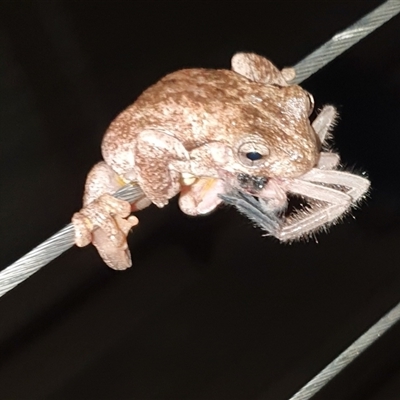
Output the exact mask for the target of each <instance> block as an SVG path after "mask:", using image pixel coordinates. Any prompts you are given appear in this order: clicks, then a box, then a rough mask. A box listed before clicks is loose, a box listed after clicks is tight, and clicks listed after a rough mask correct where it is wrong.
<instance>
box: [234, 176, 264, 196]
mask: <svg viewBox="0 0 400 400" xmlns="http://www.w3.org/2000/svg"><path fill="white" fill-rule="evenodd" d="M237 180H238V183H239V186H240V187H241V188H242V189H244V190H245V191H247V192H249V193H252V194H256V193H258V192H260V191H261V190H263V189H264V187H265V185H266V184H267V183H268V178H266V177H265V176H252V175H248V174H243V173H240V174H238V175H237Z"/></svg>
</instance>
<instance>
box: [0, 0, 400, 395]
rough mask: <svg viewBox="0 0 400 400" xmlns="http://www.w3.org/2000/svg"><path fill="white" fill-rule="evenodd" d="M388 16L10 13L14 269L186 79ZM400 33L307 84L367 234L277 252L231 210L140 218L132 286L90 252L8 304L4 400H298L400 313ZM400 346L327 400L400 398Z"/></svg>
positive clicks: (368, 4)
mask: <svg viewBox="0 0 400 400" xmlns="http://www.w3.org/2000/svg"><path fill="white" fill-rule="evenodd" d="M381 3H382V1H375V0H374V1H365V0H360V1H355V0H346V1H344V0H343V1H318V2H316V1H306V0H285V1H282V0H281V1H263V2H256V1H238V2H226V3H225V2H206V1H203V2H196V1H186V2H183V1H182V2H171V1H146V2H135V1H121V0H120V1H97V2H96V1H73V2H71V1H61V0H54V1H45V0H42V1H40V0H36V1H30V2H22V1H4V0H3V1H2V2H1V3H0V138H1V144H0V151H1V157H0V163H1V170H0V171H1V180H0V182H1V191H0V193H1V195H0V196H1V198H0V201H1V203H0V215H1V220H0V229H1V252H0V256H1V260H0V261H1V264H0V265H1V266H2V267H5V266H7V265H8V264H9V263H11V262H13V261H15V260H16V259H18V258H19V257H21V256H22V255H23V254H25V253H26V252H27V251H29V250H30V249H31V248H32V247H34V246H36V245H37V244H39V243H40V242H42V241H43V240H45V239H46V238H48V237H49V236H50V235H51V234H53V233H54V232H56V231H57V230H59V229H60V228H62V227H63V226H64V225H65V224H66V223H68V222H69V220H70V217H71V215H72V213H73V212H74V211H77V210H78V209H79V208H80V206H81V195H82V188H83V184H84V181H85V177H86V174H87V172H88V171H89V169H90V167H91V166H92V165H93V164H94V163H96V162H97V161H99V160H100V157H101V155H100V142H101V138H102V134H103V132H104V131H105V129H106V127H107V125H108V124H109V123H110V121H111V120H112V119H113V118H114V117H115V116H116V114H117V113H118V112H120V111H121V110H122V109H124V108H125V107H126V106H127V105H129V104H130V103H132V102H133V101H134V99H135V98H136V97H137V96H138V95H139V94H140V93H141V92H142V91H143V90H144V89H145V88H146V87H148V86H149V85H150V84H152V83H154V82H156V81H157V80H158V79H159V78H161V77H162V76H163V75H165V74H167V73H168V72H171V71H174V70H176V69H179V68H184V67H208V68H229V65H230V58H231V56H232V55H233V54H234V53H235V52H237V51H254V52H257V53H259V54H262V55H265V56H267V57H268V58H269V59H271V60H273V62H274V63H275V64H277V65H278V66H279V67H283V66H288V65H293V64H295V63H296V62H298V61H299V60H300V59H302V58H303V57H304V56H305V55H306V54H308V53H310V52H311V51H313V50H314V49H315V48H316V47H317V46H318V45H320V44H322V43H324V42H325V41H326V40H328V39H329V38H330V37H331V36H332V35H333V34H334V33H336V32H337V31H339V30H341V29H344V28H346V27H347V26H348V25H349V24H351V23H352V22H354V21H356V20H357V19H359V18H360V17H362V16H363V15H364V14H365V13H366V12H368V11H370V10H372V9H373V8H374V7H376V6H378V5H379V4H381ZM399 18H400V17H397V18H394V19H393V20H392V21H390V22H389V23H387V24H386V25H385V26H383V27H381V28H380V29H379V30H377V31H376V32H374V33H372V34H371V35H370V36H369V37H368V38H367V39H365V40H363V41H362V42H360V43H359V44H357V45H356V46H355V47H354V48H352V49H351V50H350V51H348V52H347V53H346V54H344V55H343V56H341V57H340V58H338V59H337V60H335V61H334V62H332V63H331V64H330V65H329V66H327V67H326V68H324V69H323V70H321V71H320V72H318V73H317V74H315V75H314V76H313V77H312V78H310V79H309V80H307V81H305V82H304V84H303V86H304V87H305V88H306V89H307V90H309V91H310V92H311V93H312V94H313V95H314V97H315V100H316V104H317V107H321V106H322V105H324V104H334V105H336V106H337V107H338V109H339V111H340V115H341V120H340V122H339V124H338V126H337V127H336V129H335V142H336V148H338V149H339V150H340V153H341V155H342V159H343V161H344V162H345V163H346V165H348V166H349V167H351V168H354V169H355V170H358V171H367V172H368V174H369V176H370V178H371V180H372V187H373V189H372V191H371V198H370V199H369V200H368V201H367V202H366V203H364V204H363V205H362V207H361V208H360V209H359V210H356V211H355V212H354V214H353V215H354V216H355V219H353V218H351V217H347V218H346V219H345V220H344V222H343V223H342V224H340V225H338V226H336V227H333V228H332V229H330V233H329V234H320V235H318V243H315V242H310V243H297V244H294V245H291V246H288V245H280V244H279V243H278V242H277V241H276V240H273V239H271V238H265V237H263V236H262V232H261V231H260V230H258V229H255V228H253V227H252V225H251V223H249V222H248V221H247V220H246V219H244V218H243V217H242V216H240V215H239V214H238V213H237V212H235V210H233V209H230V208H227V207H224V208H222V209H221V210H219V211H218V212H216V213H214V214H212V215H210V216H208V217H204V218H189V217H187V216H185V215H182V213H181V212H179V210H178V207H177V204H176V201H172V203H171V204H170V205H169V206H168V207H166V208H164V209H157V208H155V207H150V208H148V209H146V210H145V211H143V212H141V213H140V215H138V216H139V218H140V220H141V223H140V225H139V227H138V229H136V230H135V231H134V233H132V234H131V235H130V239H129V242H130V248H131V251H132V255H133V262H134V266H133V267H132V268H131V269H130V270H129V271H127V272H114V271H111V270H109V269H108V268H106V266H105V265H104V264H103V263H102V261H101V259H100V258H99V256H98V255H97V253H96V251H95V250H94V248H92V247H91V246H90V247H87V248H84V249H77V248H74V249H72V250H70V251H68V252H67V253H65V254H63V255H62V256H61V257H59V258H58V259H56V260H55V261H53V262H52V263H50V264H49V265H48V266H46V267H45V268H43V269H42V270H41V271H40V272H38V273H36V274H35V275H34V276H33V277H31V278H30V279H29V280H27V281H25V282H24V283H23V284H21V285H20V286H19V287H17V288H16V289H14V290H13V291H12V292H10V293H8V294H7V295H6V296H4V297H3V298H1V299H0V393H1V397H2V398H4V399H36V398H40V399H44V398H46V399H100V398H104V399H273V400H279V399H287V398H289V397H290V396H291V395H292V394H293V393H295V392H296V391H297V390H298V389H299V388H300V387H301V386H302V385H303V384H305V383H306V382H307V381H308V380H309V379H311V378H312V377H313V376H314V375H315V374H316V373H317V372H318V371H319V370H320V369H321V368H323V367H324V366H325V365H326V364H327V363H328V362H330V361H331V360H332V359H333V358H334V357H336V356H337V355H338V354H339V353H340V352H341V351H342V350H343V349H344V348H345V347H346V346H348V345H349V344H350V343H351V342H352V341H353V340H355V339H356V338H357V337H358V336H359V335H360V334H361V333H363V332H364V331H365V329H367V328H368V327H369V326H371V325H372V324H373V323H374V322H375V321H376V320H377V319H379V318H380V317H381V316H382V315H383V314H384V313H385V312H387V311H388V310H389V309H390V308H391V307H392V306H394V305H395V304H396V303H397V302H398V301H399V300H400V268H399V267H400V265H399V259H400V252H399V248H400V233H399V232H400V231H399V225H400V202H399V200H400V192H399V190H400V186H399V179H398V176H399V167H400V157H399V148H400V146H399V141H400V119H399V114H400V25H399V23H400V19H399ZM399 334H400V329H399V326H395V327H394V328H393V329H392V330H391V331H390V332H389V333H388V334H386V335H385V336H384V337H383V338H382V339H381V340H380V341H379V342H377V343H376V344H375V345H374V346H373V347H372V348H371V349H370V350H368V351H367V352H366V353H365V354H363V355H362V356H361V357H359V359H357V361H355V362H354V363H353V364H352V365H351V366H350V367H349V368H347V369H346V371H345V372H344V373H342V374H341V375H340V376H339V377H338V378H336V379H335V380H334V381H332V382H331V383H330V384H329V385H328V386H327V387H326V388H324V389H323V390H322V391H321V392H320V393H319V394H318V395H317V396H315V399H344V400H346V399H365V400H366V399H371V400H372V399H398V398H400V353H399V352H400V340H399Z"/></svg>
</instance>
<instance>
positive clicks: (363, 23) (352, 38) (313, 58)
mask: <svg viewBox="0 0 400 400" xmlns="http://www.w3.org/2000/svg"><path fill="white" fill-rule="evenodd" d="M399 12H400V0H388V1H386V2H385V3H383V4H382V5H381V6H379V7H377V8H376V9H375V10H373V11H371V12H370V13H369V14H367V15H366V16H365V17H363V18H361V19H360V20H358V21H357V22H356V23H354V24H353V25H351V26H349V27H348V28H347V29H345V30H344V31H342V32H339V33H337V34H336V35H335V36H333V38H332V39H331V40H329V41H327V42H326V43H325V44H323V45H322V46H321V47H319V48H318V49H317V50H315V51H313V52H312V53H311V54H310V55H308V56H307V57H305V58H303V60H301V61H300V62H299V63H297V64H296V65H295V67H294V69H295V70H296V77H295V78H294V79H293V81H292V83H300V82H302V81H304V80H306V79H307V78H308V77H310V76H311V75H313V74H314V73H315V72H317V71H318V70H319V69H321V68H322V67H324V66H325V65H326V64H328V63H329V62H331V61H332V60H333V59H335V58H336V57H337V56H339V55H340V54H342V53H343V52H345V51H346V50H348V49H349V48H350V47H351V46H353V45H354V44H356V43H357V42H359V41H360V40H361V39H363V38H365V37H366V36H367V35H369V34H370V33H371V32H373V31H374V30H375V29H376V28H379V27H380V26H381V25H383V24H384V23H385V22H387V21H389V19H391V18H393V17H394V16H395V15H396V14H398V13H399Z"/></svg>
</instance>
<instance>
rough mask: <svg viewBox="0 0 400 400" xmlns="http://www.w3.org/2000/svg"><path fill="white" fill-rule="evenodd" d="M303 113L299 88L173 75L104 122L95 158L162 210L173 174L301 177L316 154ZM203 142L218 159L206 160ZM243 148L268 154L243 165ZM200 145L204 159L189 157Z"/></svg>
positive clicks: (220, 74) (234, 77) (191, 73)
mask: <svg viewBox="0 0 400 400" xmlns="http://www.w3.org/2000/svg"><path fill="white" fill-rule="evenodd" d="M271 69H272V66H271ZM281 79H282V77H281ZM309 113H310V100H309V95H308V93H307V92H305V91H304V90H303V89H302V88H300V87H299V86H296V85H293V86H277V85H265V84H260V83H258V82H253V81H250V80H249V79H247V78H246V77H244V76H241V75H239V74H237V73H236V72H234V71H228V70H205V69H187V70H181V71H177V72H174V73H172V74H170V75H167V76H166V77H165V78H163V79H161V80H160V81H159V82H158V83H156V84H155V85H154V86H152V87H150V88H149V89H147V90H146V91H145V92H144V93H143V94H142V95H141V96H140V97H139V98H138V100H137V101H136V102H135V103H134V104H133V105H131V106H130V107H128V108H127V109H126V110H125V111H123V112H122V113H121V114H120V115H119V116H118V117H117V118H116V119H115V120H114V121H113V122H112V124H111V125H110V127H109V129H108V130H107V132H106V135H105V137H104V140H103V145H102V150H103V156H104V159H105V161H106V163H107V164H108V165H110V166H111V167H112V168H113V170H115V171H116V172H117V173H118V174H120V175H123V174H125V173H126V172H127V171H132V177H134V179H138V181H139V183H140V185H141V187H142V189H143V190H144V191H145V193H146V194H147V195H148V197H149V198H150V199H151V200H152V201H153V202H154V203H156V204H158V205H163V204H166V203H167V201H168V199H169V198H170V197H172V196H173V195H175V194H177V193H178V192H179V185H174V184H172V186H174V187H175V190H171V180H175V179H178V177H179V176H178V174H173V173H172V175H173V176H172V177H168V173H169V174H171V171H174V170H176V171H178V172H188V173H192V174H194V175H196V176H197V175H200V176H208V177H214V178H219V177H220V171H221V170H223V171H228V172H230V173H232V174H237V173H239V172H243V173H248V174H251V175H259V176H268V177H296V176H300V175H302V174H303V173H304V172H306V171H308V170H309V169H310V168H312V167H313V166H314V165H315V164H316V162H317V159H318V154H319V143H318V138H317V135H316V134H315V132H314V131H313V130H312V128H311V126H310V122H309V119H308V116H309ZM211 143H216V146H219V147H220V151H219V153H220V152H221V153H224V154H223V155H221V156H220V157H218V156H216V157H211V158H210V157H208V156H207V155H210V154H211V152H210V144H211ZM244 144H247V145H248V146H250V147H253V148H254V149H255V150H258V149H261V150H263V151H264V153H268V154H265V158H264V159H263V160H262V162H260V163H253V164H251V163H243V162H242V158H241V155H240V152H241V151H240V148H241V146H243V145H244ZM202 146H208V148H207V149H204V150H205V153H207V155H204V157H199V156H196V155H197V154H198V153H199V152H200V149H201V148H202ZM263 151H261V153H263ZM192 152H193V154H191V153H192ZM168 170H169V171H168ZM160 176H162V177H163V182H161V181H160Z"/></svg>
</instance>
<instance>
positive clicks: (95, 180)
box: [72, 162, 138, 269]
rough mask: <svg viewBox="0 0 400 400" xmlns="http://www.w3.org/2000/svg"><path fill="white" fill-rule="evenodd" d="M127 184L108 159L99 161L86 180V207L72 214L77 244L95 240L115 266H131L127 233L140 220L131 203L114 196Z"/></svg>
mask: <svg viewBox="0 0 400 400" xmlns="http://www.w3.org/2000/svg"><path fill="white" fill-rule="evenodd" d="M124 183H125V182H124V181H123V180H122V179H121V178H120V177H119V176H118V175H117V174H116V173H115V172H114V171H113V170H112V168H111V167H110V166H108V165H107V164H106V163H105V162H100V163H98V164H96V165H95V166H94V167H93V168H92V170H91V171H90V172H89V174H88V177H87V180H86V184H85V193H84V198H83V208H82V209H81V210H80V211H79V212H77V213H75V214H74V215H73V217H72V223H73V225H74V228H75V243H76V245H77V246H79V247H83V246H86V245H88V244H89V243H93V244H94V246H96V248H97V250H98V251H99V253H100V255H101V257H102V258H103V260H104V261H105V263H106V264H107V265H108V266H109V267H111V268H113V269H126V268H129V267H130V266H131V257H130V252H129V249H128V245H127V242H126V236H127V234H128V232H129V230H130V229H131V228H132V227H133V226H135V225H137V224H138V219H137V218H136V217H135V216H130V213H131V204H130V203H129V202H127V201H124V200H120V199H117V198H115V197H113V196H112V195H111V194H112V193H114V192H116V191H117V190H118V189H120V188H121V187H122V186H123V185H124Z"/></svg>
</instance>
